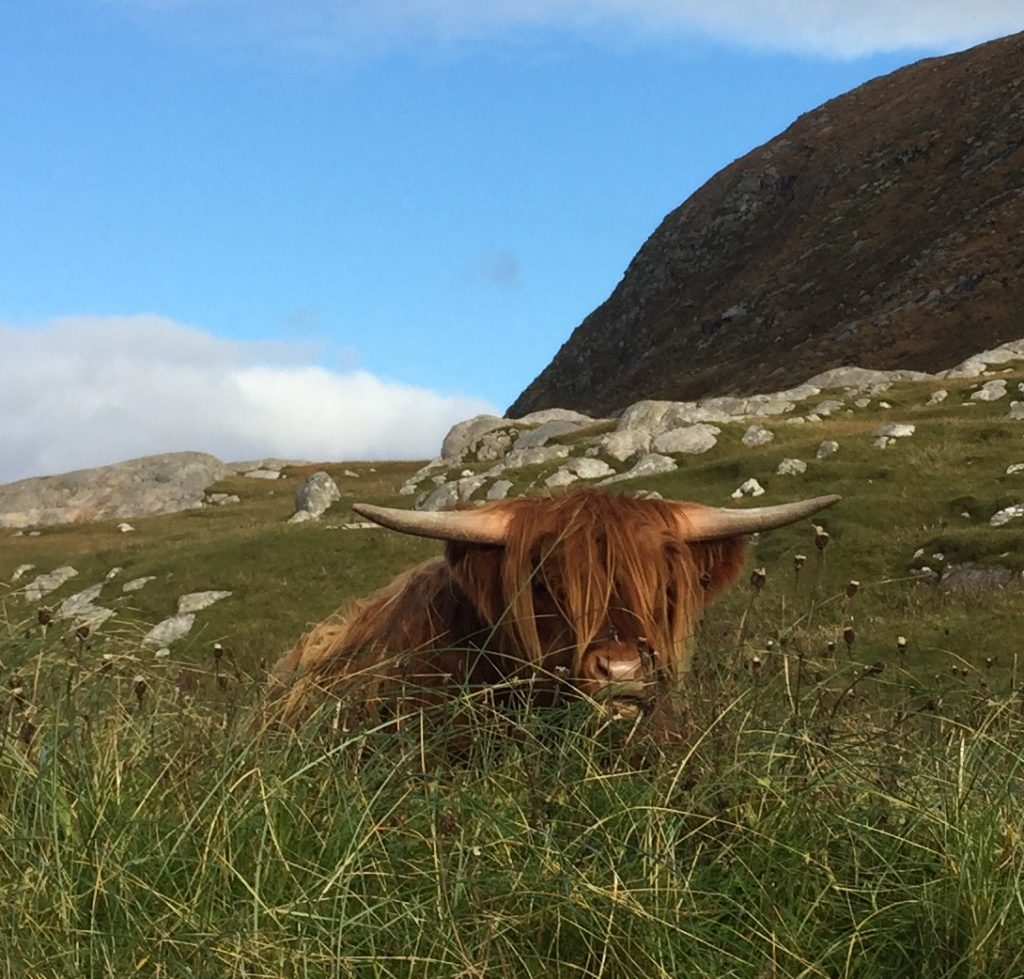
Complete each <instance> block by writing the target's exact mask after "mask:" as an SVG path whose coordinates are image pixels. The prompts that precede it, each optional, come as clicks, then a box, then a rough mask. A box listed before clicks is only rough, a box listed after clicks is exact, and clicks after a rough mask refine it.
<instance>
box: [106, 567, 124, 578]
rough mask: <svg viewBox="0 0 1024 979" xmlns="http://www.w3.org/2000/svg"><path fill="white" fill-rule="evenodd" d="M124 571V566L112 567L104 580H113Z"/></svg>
mask: <svg viewBox="0 0 1024 979" xmlns="http://www.w3.org/2000/svg"><path fill="white" fill-rule="evenodd" d="M122 571H124V568H111V569H110V570H109V571H108V572H107V574H106V577H105V578H104V579H103V580H104V581H113V580H114V579H115V578H116V577H117V576H118V575H119V574H120V573H121V572H122Z"/></svg>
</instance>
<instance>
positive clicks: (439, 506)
mask: <svg viewBox="0 0 1024 979" xmlns="http://www.w3.org/2000/svg"><path fill="white" fill-rule="evenodd" d="M485 482H487V479H486V477H484V476H467V477H464V478H463V479H457V480H455V481H454V482H451V483H443V484H442V485H440V486H438V487H437V489H435V490H433V491H432V492H430V493H428V494H427V495H426V496H425V497H424V498H423V499H422V500H421V501H419V502H418V503H417V507H416V508H417V509H418V510H450V509H452V507H454V506H455V505H456V504H457V503H464V502H465V501H467V500H469V499H471V498H472V496H473V494H474V493H475V492H476V491H477V490H478V489H480V487H481V486H483V484H484V483H485Z"/></svg>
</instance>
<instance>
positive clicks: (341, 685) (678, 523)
mask: <svg viewBox="0 0 1024 979" xmlns="http://www.w3.org/2000/svg"><path fill="white" fill-rule="evenodd" d="M838 499H839V497H837V496H823V497H818V498H816V499H811V500H805V501H802V502H798V503H791V504H784V505H781V506H772V507H759V508H752V509H739V510H729V509H717V508H713V507H707V506H702V505H700V504H698V503H682V502H674V501H668V500H660V499H653V500H652V499H636V498H632V497H627V496H615V495H612V494H609V493H607V492H604V491H601V490H595V489H582V490H576V491H575V492H571V493H568V494H566V495H565V496H561V497H558V498H555V499H514V500H507V501H503V502H500V503H493V504H489V505H487V506H483V507H480V508H479V509H476V510H456V511H452V512H447V513H427V512H416V511H409V510H395V509H387V508H383V507H376V506H370V505H368V504H357V505H356V506H355V508H354V509H355V510H356V511H357V512H358V513H360V514H361V515H362V516H364V517H367V518H369V519H370V520H373V521H375V522H377V523H379V524H382V525H384V526H385V527H390V528H392V529H394V530H398V531H401V532H402V533H407V534H415V535H418V536H422V537H432V538H437V539H440V540H444V541H446V546H445V556H444V558H436V559H434V560H431V561H426V562H425V563H423V564H420V565H418V566H417V567H414V568H412V569H411V570H409V571H406V572H405V573H404V574H402V575H400V576H399V577H398V578H397V579H395V580H394V581H393V582H392V583H391V584H389V585H387V586H385V587H384V588H382V589H381V590H380V591H378V592H376V593H374V594H373V595H371V596H369V597H368V598H366V599H363V600H362V601H359V602H356V603H355V604H354V606H353V607H352V608H351V609H350V610H349V611H348V613H347V615H345V616H343V617H340V618H332V619H329V620H327V621H326V622H324V623H322V624H320V625H318V626H316V627H315V628H314V629H313V630H312V631H310V632H309V633H307V634H306V635H305V636H303V637H302V638H301V639H300V640H299V642H298V643H297V644H296V646H295V648H294V649H292V651H291V652H290V653H289V654H288V655H287V656H285V657H284V658H283V659H282V660H281V661H280V663H279V664H278V666H277V669H276V674H277V677H278V678H279V679H281V680H283V681H285V682H286V683H288V684H289V686H288V689H287V690H286V692H285V693H284V695H283V696H282V698H281V700H280V702H279V706H280V709H281V716H282V717H283V718H284V719H285V720H287V721H289V722H292V723H294V722H296V721H298V720H300V719H301V718H302V717H303V716H305V715H306V714H307V713H308V712H309V711H310V710H311V708H312V707H314V706H315V705H316V704H317V703H319V702H320V701H321V700H322V699H323V697H324V696H325V695H331V696H337V695H340V694H341V693H343V692H345V691H355V693H354V694H353V704H354V705H356V704H360V705H363V706H365V705H366V704H371V703H377V702H378V700H379V698H385V699H386V698H387V696H388V694H389V693H390V694H392V695H397V694H398V693H399V692H401V696H402V698H403V701H404V702H405V703H406V704H408V703H410V702H411V703H413V704H414V705H418V706H423V705H427V704H430V703H435V702H437V701H438V700H440V699H442V698H443V697H444V696H446V695H450V694H451V693H452V692H453V691H454V690H458V689H465V688H466V687H467V686H468V687H470V688H474V687H477V688H479V687H485V686H490V687H494V688H496V689H498V690H502V689H504V690H506V691H507V690H509V689H513V688H514V687H515V686H516V684H515V683H510V681H512V680H514V679H516V678H519V679H523V678H525V677H529V678H530V679H531V683H530V684H529V690H530V691H531V695H532V696H533V697H534V699H535V700H538V701H539V702H548V703H549V702H551V701H553V700H554V699H555V698H556V697H557V696H558V695H559V691H560V690H562V689H563V688H566V687H569V688H570V689H574V690H575V691H576V692H577V693H578V694H583V695H587V696H590V697H594V698H598V699H600V698H607V697H612V698H615V699H619V698H632V699H637V700H642V699H644V698H645V697H647V696H648V695H649V693H650V691H651V690H652V689H654V682H653V681H654V680H655V678H657V679H658V681H659V682H666V681H667V682H671V680H672V678H674V677H676V676H678V675H679V673H680V672H681V671H682V670H683V669H684V668H685V665H686V661H687V656H688V649H687V640H688V639H689V637H690V636H691V634H692V632H693V629H694V625H695V623H696V622H697V620H698V618H699V616H700V613H701V610H702V608H703V606H704V604H705V603H706V602H707V601H708V600H709V599H710V598H711V597H712V596H714V595H715V594H716V593H717V592H719V591H721V590H722V589H723V588H725V587H726V586H727V585H728V584H729V583H730V582H732V581H733V580H734V579H735V578H736V576H737V575H738V574H739V573H740V570H741V568H742V566H743V559H744V538H745V535H747V534H751V533H755V532H758V531H763V530H770V529H772V528H775V527H781V526H783V525H785V524H789V523H793V522H794V521H797V520H801V519H803V518H806V517H808V516H810V515H811V514H813V513H815V512H816V511H818V510H820V509H822V508H823V507H827V506H830V505H831V504H833V503H835V502H836V501H837V500H838ZM520 686H522V685H521V684H520Z"/></svg>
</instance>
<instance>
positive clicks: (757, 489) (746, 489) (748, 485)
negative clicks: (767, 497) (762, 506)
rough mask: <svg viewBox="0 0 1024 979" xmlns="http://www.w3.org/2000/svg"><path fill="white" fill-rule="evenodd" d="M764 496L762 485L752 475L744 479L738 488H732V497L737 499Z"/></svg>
mask: <svg viewBox="0 0 1024 979" xmlns="http://www.w3.org/2000/svg"><path fill="white" fill-rule="evenodd" d="M754 496H764V487H763V486H762V485H761V484H760V483H759V482H758V481H757V480H756V479H754V478H753V477H751V478H750V479H748V480H745V481H744V482H743V483H742V484H741V485H740V486H739V487H738V488H736V489H735V490H733V492H732V498H733V499H734V500H739V499H742V498H744V497H754Z"/></svg>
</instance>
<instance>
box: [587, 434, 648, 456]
mask: <svg viewBox="0 0 1024 979" xmlns="http://www.w3.org/2000/svg"><path fill="white" fill-rule="evenodd" d="M598 448H599V449H600V451H601V452H603V453H604V454H605V455H606V456H608V457H609V458H611V459H614V460H615V461H616V462H625V461H626V460H627V459H632V458H633V456H637V455H643V454H644V453H646V452H648V451H650V448H651V435H650V432H648V431H645V430H644V429H641V428H629V429H621V430H619V431H616V432H609V433H608V434H607V435H602V436H601V438H600V439H599V441H598Z"/></svg>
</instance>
